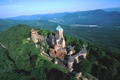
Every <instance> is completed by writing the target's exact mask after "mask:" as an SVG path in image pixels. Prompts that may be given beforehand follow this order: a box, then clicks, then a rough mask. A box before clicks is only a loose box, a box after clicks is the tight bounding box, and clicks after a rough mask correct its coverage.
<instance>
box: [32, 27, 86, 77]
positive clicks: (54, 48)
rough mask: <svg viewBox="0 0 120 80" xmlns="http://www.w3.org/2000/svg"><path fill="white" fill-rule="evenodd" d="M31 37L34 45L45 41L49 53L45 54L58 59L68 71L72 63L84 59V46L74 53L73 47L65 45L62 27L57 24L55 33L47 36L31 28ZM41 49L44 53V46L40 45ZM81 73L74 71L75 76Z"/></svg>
mask: <svg viewBox="0 0 120 80" xmlns="http://www.w3.org/2000/svg"><path fill="white" fill-rule="evenodd" d="M31 39H32V40H33V42H34V43H35V45H36V47H38V46H39V45H38V44H37V43H38V42H39V41H46V42H47V43H48V45H49V53H47V54H48V55H49V56H51V57H53V58H55V59H59V60H60V61H61V62H62V63H63V64H64V65H65V66H66V67H67V69H68V70H69V72H72V71H73V70H74V68H73V64H74V63H76V64H77V63H79V62H80V61H81V60H83V59H86V55H87V51H86V48H85V46H83V48H82V49H81V51H79V52H78V53H76V51H75V50H74V47H71V46H66V45H65V38H64V36H63V29H62V28H61V26H59V25H58V26H57V28H56V31H55V35H52V34H50V35H49V36H48V38H47V37H44V36H42V35H39V34H38V31H37V30H34V29H32V30H31ZM42 50H43V52H44V53H45V51H44V47H42ZM43 52H42V53H43ZM66 56H67V58H66ZM55 63H58V62H55ZM81 75H82V73H81V72H79V73H76V78H79V77H80V76H81Z"/></svg>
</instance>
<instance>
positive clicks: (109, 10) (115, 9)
mask: <svg viewBox="0 0 120 80" xmlns="http://www.w3.org/2000/svg"><path fill="white" fill-rule="evenodd" d="M103 10H104V11H108V12H112V11H118V12H120V7H118V8H106V9H103Z"/></svg>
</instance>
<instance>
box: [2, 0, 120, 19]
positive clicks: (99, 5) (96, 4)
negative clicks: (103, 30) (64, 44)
mask: <svg viewBox="0 0 120 80" xmlns="http://www.w3.org/2000/svg"><path fill="white" fill-rule="evenodd" d="M115 7H120V0H0V18H7V17H14V16H20V15H33V14H48V13H59V12H75V11H86V10H94V9H104V8H115Z"/></svg>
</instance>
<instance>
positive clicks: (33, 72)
mask: <svg viewBox="0 0 120 80" xmlns="http://www.w3.org/2000/svg"><path fill="white" fill-rule="evenodd" d="M30 30H31V27H29V26H27V25H17V26H14V27H12V28H10V29H8V30H6V31H4V32H2V33H1V34H0V43H1V45H0V80H8V79H9V80H16V79H17V80H51V78H52V80H56V79H57V78H58V77H59V76H61V78H60V79H57V80H71V79H72V80H74V78H73V77H72V76H70V75H68V74H66V71H65V70H64V69H63V68H61V67H60V66H58V65H55V64H53V63H52V62H50V61H49V60H47V59H46V58H44V57H42V56H41V55H40V52H39V49H37V48H36V47H35V45H34V43H33V42H32V41H30V42H29V43H24V41H25V40H26V38H28V37H30ZM3 45H4V46H5V47H3ZM51 71H53V72H54V73H51ZM48 74H53V75H49V76H48ZM56 74H57V75H56ZM51 76H52V77H51Z"/></svg>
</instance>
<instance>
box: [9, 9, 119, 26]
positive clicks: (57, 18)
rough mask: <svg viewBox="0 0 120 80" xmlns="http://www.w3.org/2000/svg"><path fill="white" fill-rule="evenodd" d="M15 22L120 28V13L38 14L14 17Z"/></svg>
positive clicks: (91, 11) (98, 10) (96, 11)
mask: <svg viewBox="0 0 120 80" xmlns="http://www.w3.org/2000/svg"><path fill="white" fill-rule="evenodd" d="M10 19H15V20H47V21H50V22H55V23H60V24H83V25H99V26H120V23H119V22H120V12H118V11H112V12H108V11H105V10H102V9H97V10H89V11H78V12H65V13H55V14H38V15H26V16H18V17H12V18H10Z"/></svg>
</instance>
